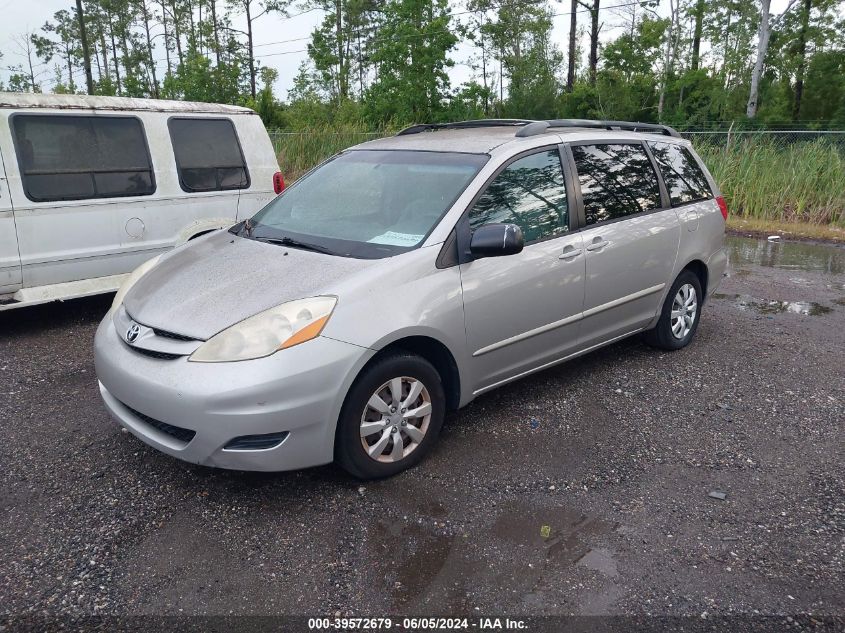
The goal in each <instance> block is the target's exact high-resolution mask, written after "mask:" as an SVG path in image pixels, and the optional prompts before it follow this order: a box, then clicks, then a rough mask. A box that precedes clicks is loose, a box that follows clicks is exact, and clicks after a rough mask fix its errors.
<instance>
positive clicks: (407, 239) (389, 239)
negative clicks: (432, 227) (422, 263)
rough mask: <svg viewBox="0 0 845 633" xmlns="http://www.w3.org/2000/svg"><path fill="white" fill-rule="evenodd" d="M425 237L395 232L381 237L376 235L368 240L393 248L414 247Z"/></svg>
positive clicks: (389, 232) (383, 234)
mask: <svg viewBox="0 0 845 633" xmlns="http://www.w3.org/2000/svg"><path fill="white" fill-rule="evenodd" d="M423 237H425V236H424V235H414V234H412V233H396V232H395V231H388V232H387V233H382V234H381V235H376V236H375V237H374V238H372V239H369V240H367V242H370V243H372V244H389V245H391V246H414V245H415V244H417V243H418V242H419V241H420V240H421V239H422V238H423Z"/></svg>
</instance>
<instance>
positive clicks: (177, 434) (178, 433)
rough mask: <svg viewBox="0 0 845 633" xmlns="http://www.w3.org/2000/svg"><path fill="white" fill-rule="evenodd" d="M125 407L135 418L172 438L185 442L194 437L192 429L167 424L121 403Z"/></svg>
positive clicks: (194, 433) (194, 432)
mask: <svg viewBox="0 0 845 633" xmlns="http://www.w3.org/2000/svg"><path fill="white" fill-rule="evenodd" d="M123 406H124V407H126V408H127V409H129V410H130V411H131V412H132V415H134V416H135V417H136V418H138V419H140V420H143V421H144V422H146V423H147V424H149V425H150V426H151V427H153V428H154V429H158V430H159V431H161V432H162V433H165V434H166V435H169V436H170V437H172V438H175V439H177V440H179V441H180V442H185V444H187V443H188V442H190V441H191V440H192V439H194V435H196V434H197V433H196V431H192V430H190V429H183V428H182V427H181V426H173V425H172V424H168V423H167V422H162V421H161V420H156V419H155V418H151V417H150V416H148V415H144V414H143V413H141V412H140V411H136V410H135V409H133V408H132V407H129V406H126V405H125V404H124V405H123Z"/></svg>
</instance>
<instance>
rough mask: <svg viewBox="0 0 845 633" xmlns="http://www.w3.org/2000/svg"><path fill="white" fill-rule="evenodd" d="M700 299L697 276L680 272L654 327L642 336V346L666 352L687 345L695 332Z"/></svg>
mask: <svg viewBox="0 0 845 633" xmlns="http://www.w3.org/2000/svg"><path fill="white" fill-rule="evenodd" d="M702 298H703V297H702V293H701V282H700V281H699V279H698V276H697V275H696V274H695V273H693V272H692V271H690V270H684V271H681V274H680V275H678V277H677V279H675V283H673V284H672V287H671V288H670V289H669V292H668V294H667V295H666V300H665V301H664V302H663V309H662V311H661V313H660V319H659V320H658V321H657V325H656V326H655V327H654V328H653V329H651V330H649V331H647V332H646V333H645V335H644V338H645V341H646V343H648V344H649V345H651V346H653V347H658V348H660V349H668V350H676V349H681V348H682V347H686V346H687V345H689V343H690V341H691V340H692V337H693V336H695V331H696V330H697V329H698V321H699V320H700V318H701V301H702Z"/></svg>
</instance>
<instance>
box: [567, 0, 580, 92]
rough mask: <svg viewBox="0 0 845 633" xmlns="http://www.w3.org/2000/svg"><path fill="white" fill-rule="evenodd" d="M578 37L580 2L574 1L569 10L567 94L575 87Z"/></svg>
mask: <svg viewBox="0 0 845 633" xmlns="http://www.w3.org/2000/svg"><path fill="white" fill-rule="evenodd" d="M577 37H578V0H572V5H571V7H570V9H569V66H568V70H567V73H566V92H572V87H573V86H574V85H575V48H576V38H577Z"/></svg>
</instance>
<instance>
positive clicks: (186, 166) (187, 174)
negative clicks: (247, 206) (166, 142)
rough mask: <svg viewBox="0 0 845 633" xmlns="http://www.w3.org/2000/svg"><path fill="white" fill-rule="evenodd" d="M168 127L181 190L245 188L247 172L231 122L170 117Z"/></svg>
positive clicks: (247, 182)
mask: <svg viewBox="0 0 845 633" xmlns="http://www.w3.org/2000/svg"><path fill="white" fill-rule="evenodd" d="M168 126H169V127H170V139H171V141H172V142H173V153H174V155H175V156H176V169H177V170H178V172H179V183H180V184H181V185H182V189H183V190H184V191H188V192H194V191H224V190H226V189H246V188H247V187H249V172H247V169H246V163H245V162H244V156H243V153H242V152H241V146H240V144H239V143H238V137H237V135H236V134H235V126H234V125H233V124H232V121H230V120H229V119H183V118H174V119H170V121H169V122H168Z"/></svg>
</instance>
